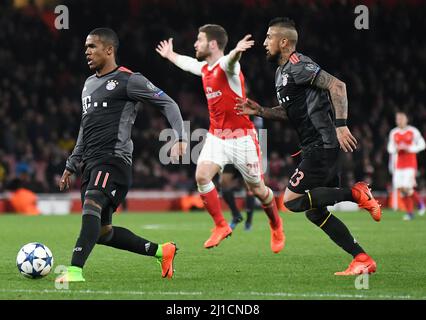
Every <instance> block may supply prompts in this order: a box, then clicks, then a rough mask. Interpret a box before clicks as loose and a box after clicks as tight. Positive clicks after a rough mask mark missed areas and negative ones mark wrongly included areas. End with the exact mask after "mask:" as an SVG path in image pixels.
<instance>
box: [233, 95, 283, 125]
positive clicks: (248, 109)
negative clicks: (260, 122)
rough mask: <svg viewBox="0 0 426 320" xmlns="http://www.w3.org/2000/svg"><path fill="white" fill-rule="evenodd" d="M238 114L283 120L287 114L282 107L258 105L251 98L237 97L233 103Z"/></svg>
mask: <svg viewBox="0 0 426 320" xmlns="http://www.w3.org/2000/svg"><path fill="white" fill-rule="evenodd" d="M235 110H237V114H238V115H248V116H258V117H262V118H265V119H271V120H285V119H287V116H286V114H285V111H284V109H283V108H282V107H281V106H277V107H273V108H264V107H262V106H261V105H259V104H258V103H257V102H256V101H253V100H251V99H248V98H247V99H241V98H237V103H236V105H235Z"/></svg>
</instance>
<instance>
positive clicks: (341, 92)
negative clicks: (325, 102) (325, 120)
mask: <svg viewBox="0 0 426 320" xmlns="http://www.w3.org/2000/svg"><path fill="white" fill-rule="evenodd" d="M313 85H314V86H315V87H317V88H320V89H324V90H328V91H329V92H330V97H331V102H332V104H333V107H334V111H335V114H336V132H337V139H338V140H339V144H340V147H341V148H342V149H343V151H345V152H348V151H350V152H353V151H354V150H355V149H356V145H357V141H356V139H355V137H354V136H353V135H352V134H351V132H350V130H349V128H348V127H347V126H346V120H347V118H348V96H347V94H346V85H345V83H344V82H343V81H340V80H339V79H337V78H336V77H334V76H332V75H331V74H329V73H328V72H326V71H324V70H321V71H320V72H319V73H318V75H317V77H316V78H315V81H314V83H313Z"/></svg>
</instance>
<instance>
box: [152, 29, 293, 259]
mask: <svg viewBox="0 0 426 320" xmlns="http://www.w3.org/2000/svg"><path fill="white" fill-rule="evenodd" d="M198 31H199V33H198V36H197V40H196V42H195V43H194V48H195V54H196V58H197V59H194V58H191V57H188V56H183V55H179V54H177V53H175V52H174V51H173V39H171V38H170V39H168V40H164V41H161V42H160V44H159V45H158V47H157V49H156V51H157V52H158V53H159V54H160V55H161V56H162V57H164V58H166V59H168V60H170V61H171V62H172V63H174V64H175V65H176V66H178V67H179V68H181V69H183V70H185V71H188V72H191V73H193V74H195V75H197V76H201V77H202V81H203V87H204V92H205V94H206V98H207V103H208V108H209V114H210V128H209V132H208V134H207V137H206V141H205V144H204V146H203V149H202V151H201V153H200V156H199V158H198V162H197V170H196V174H195V175H196V180H197V185H198V190H199V192H200V194H201V198H202V199H203V202H204V204H205V207H206V209H207V211H208V212H209V214H210V215H211V216H212V218H213V220H214V222H215V228H214V229H213V231H212V234H211V236H210V238H209V239H208V240H207V241H206V242H205V243H204V247H205V248H212V247H215V246H217V245H219V243H220V242H221V241H222V240H223V239H225V238H226V237H228V236H230V235H231V233H232V229H231V228H230V226H229V225H228V224H227V223H226V221H225V218H224V216H223V214H222V209H221V205H220V201H219V197H218V192H217V190H216V187H215V185H214V183H213V182H212V179H213V177H214V176H215V175H216V174H217V173H219V172H221V171H222V170H223V168H224V166H225V165H227V164H233V165H234V166H235V167H236V168H237V169H238V171H239V172H240V173H241V175H242V176H243V178H244V180H245V182H246V184H247V186H248V189H249V190H250V191H251V192H252V193H253V194H254V195H255V196H256V197H257V198H258V199H259V200H260V202H261V203H262V205H263V208H264V210H265V212H266V214H267V216H268V218H269V224H270V228H271V243H270V244H271V249H272V251H273V252H275V253H278V252H280V251H281V250H282V249H283V247H284V243H285V236H284V232H283V225H282V220H281V218H280V217H279V214H278V209H277V205H276V203H275V200H274V195H273V192H272V190H271V189H270V188H268V187H267V186H265V183H264V181H263V175H262V172H261V170H262V168H261V162H260V148H259V144H258V141H257V133H256V130H255V127H254V124H253V122H252V121H251V120H250V119H249V117H248V116H245V115H237V113H236V111H235V109H234V106H235V103H236V98H237V97H239V98H245V96H246V94H245V88H244V76H243V73H242V72H241V66H240V63H239V62H238V61H239V60H240V58H241V54H242V53H243V52H244V51H246V50H247V49H249V48H251V47H252V46H253V44H254V41H253V40H251V39H250V38H251V35H246V36H245V37H244V38H243V39H242V40H240V41H239V42H238V44H237V45H236V47H235V48H234V49H233V50H232V51H231V52H230V53H229V54H227V55H225V54H224V50H225V47H226V44H227V42H228V36H227V33H226V31H225V29H224V28H223V27H221V26H219V25H214V24H207V25H204V26H202V27H200V28H199V30H198Z"/></svg>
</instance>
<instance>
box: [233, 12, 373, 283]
mask: <svg viewBox="0 0 426 320" xmlns="http://www.w3.org/2000/svg"><path fill="white" fill-rule="evenodd" d="M297 39H298V34H297V30H296V27H295V24H294V22H293V21H292V20H291V19H288V18H275V19H273V20H271V22H270V23H269V29H268V32H267V34H266V39H265V41H264V44H263V45H264V46H265V49H266V51H267V52H266V54H267V59H268V60H269V61H271V62H276V63H278V65H279V67H278V69H277V71H276V75H275V88H276V92H277V98H278V101H279V104H280V105H279V106H277V107H274V108H264V107H262V106H260V105H259V104H258V103H256V102H254V101H252V100H250V99H247V100H243V99H239V101H238V103H237V106H236V109H237V111H238V112H239V113H241V114H248V115H256V116H261V117H264V118H269V119H275V120H284V119H288V120H289V122H290V123H291V125H292V126H293V127H294V128H295V129H296V131H297V133H298V136H299V139H300V144H301V149H302V161H301V162H300V163H299V165H298V167H297V169H296V171H295V172H294V174H293V176H292V177H291V178H290V180H289V183H288V186H287V188H286V191H285V194H284V204H285V206H286V207H287V208H288V209H290V210H291V211H294V212H302V211H305V212H306V217H307V218H308V219H309V220H310V221H311V222H312V223H314V224H315V225H317V226H318V227H320V228H321V229H322V230H323V231H324V232H325V233H326V234H327V235H328V236H329V237H330V238H331V240H333V241H334V242H335V243H336V244H337V245H339V246H340V247H341V248H342V249H343V250H345V251H346V252H347V253H349V254H351V255H352V256H353V260H352V262H351V264H350V265H349V267H348V268H347V269H346V270H345V271H343V272H336V273H335V274H336V275H356V274H361V273H365V272H368V273H373V272H375V271H376V262H375V261H374V260H373V259H372V258H371V257H370V256H368V255H367V254H366V253H365V251H364V250H363V249H362V248H361V246H360V245H359V244H358V242H357V241H356V240H355V238H354V237H353V236H352V235H351V234H350V232H349V230H348V228H347V227H346V226H345V225H344V224H343V222H342V221H340V220H339V219H338V218H336V217H335V216H334V215H332V214H331V213H330V212H329V211H328V210H327V206H330V205H334V204H336V203H338V202H341V201H353V202H356V203H358V205H359V207H361V208H364V209H366V210H368V211H369V212H370V214H371V216H372V217H373V219H374V220H376V221H380V217H381V208H380V205H379V204H378V202H377V201H376V200H375V199H374V197H373V195H372V194H371V190H370V189H369V187H368V185H367V184H366V183H365V182H357V183H356V184H355V185H354V186H352V188H340V187H339V186H340V181H339V180H340V179H339V153H340V150H339V149H340V148H341V149H343V151H345V152H353V150H354V149H355V148H356V144H357V141H356V139H355V138H354V137H353V136H352V134H351V132H350V131H349V128H348V127H347V124H346V121H347V116H348V100H347V95H346V86H345V83H343V82H342V81H340V80H339V79H337V78H336V77H334V76H332V75H330V74H329V73H327V72H326V71H324V70H322V69H321V67H320V66H319V65H318V64H316V63H315V62H314V61H312V59H310V58H309V57H307V56H305V55H303V54H301V53H299V52H297V51H296V44H297Z"/></svg>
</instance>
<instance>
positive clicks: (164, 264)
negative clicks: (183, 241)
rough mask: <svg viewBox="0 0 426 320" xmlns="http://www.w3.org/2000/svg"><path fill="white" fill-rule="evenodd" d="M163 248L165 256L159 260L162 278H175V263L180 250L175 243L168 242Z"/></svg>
mask: <svg viewBox="0 0 426 320" xmlns="http://www.w3.org/2000/svg"><path fill="white" fill-rule="evenodd" d="M161 246H162V250H163V256H162V257H161V258H159V259H158V260H159V261H160V263H161V271H162V272H161V276H162V277H163V278H166V277H167V278H169V279H171V278H172V277H173V273H174V272H175V270H174V268H173V261H174V259H175V256H176V252H177V250H178V248H177V247H176V244H175V243H173V242H167V243H164V244H162V245H161Z"/></svg>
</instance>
